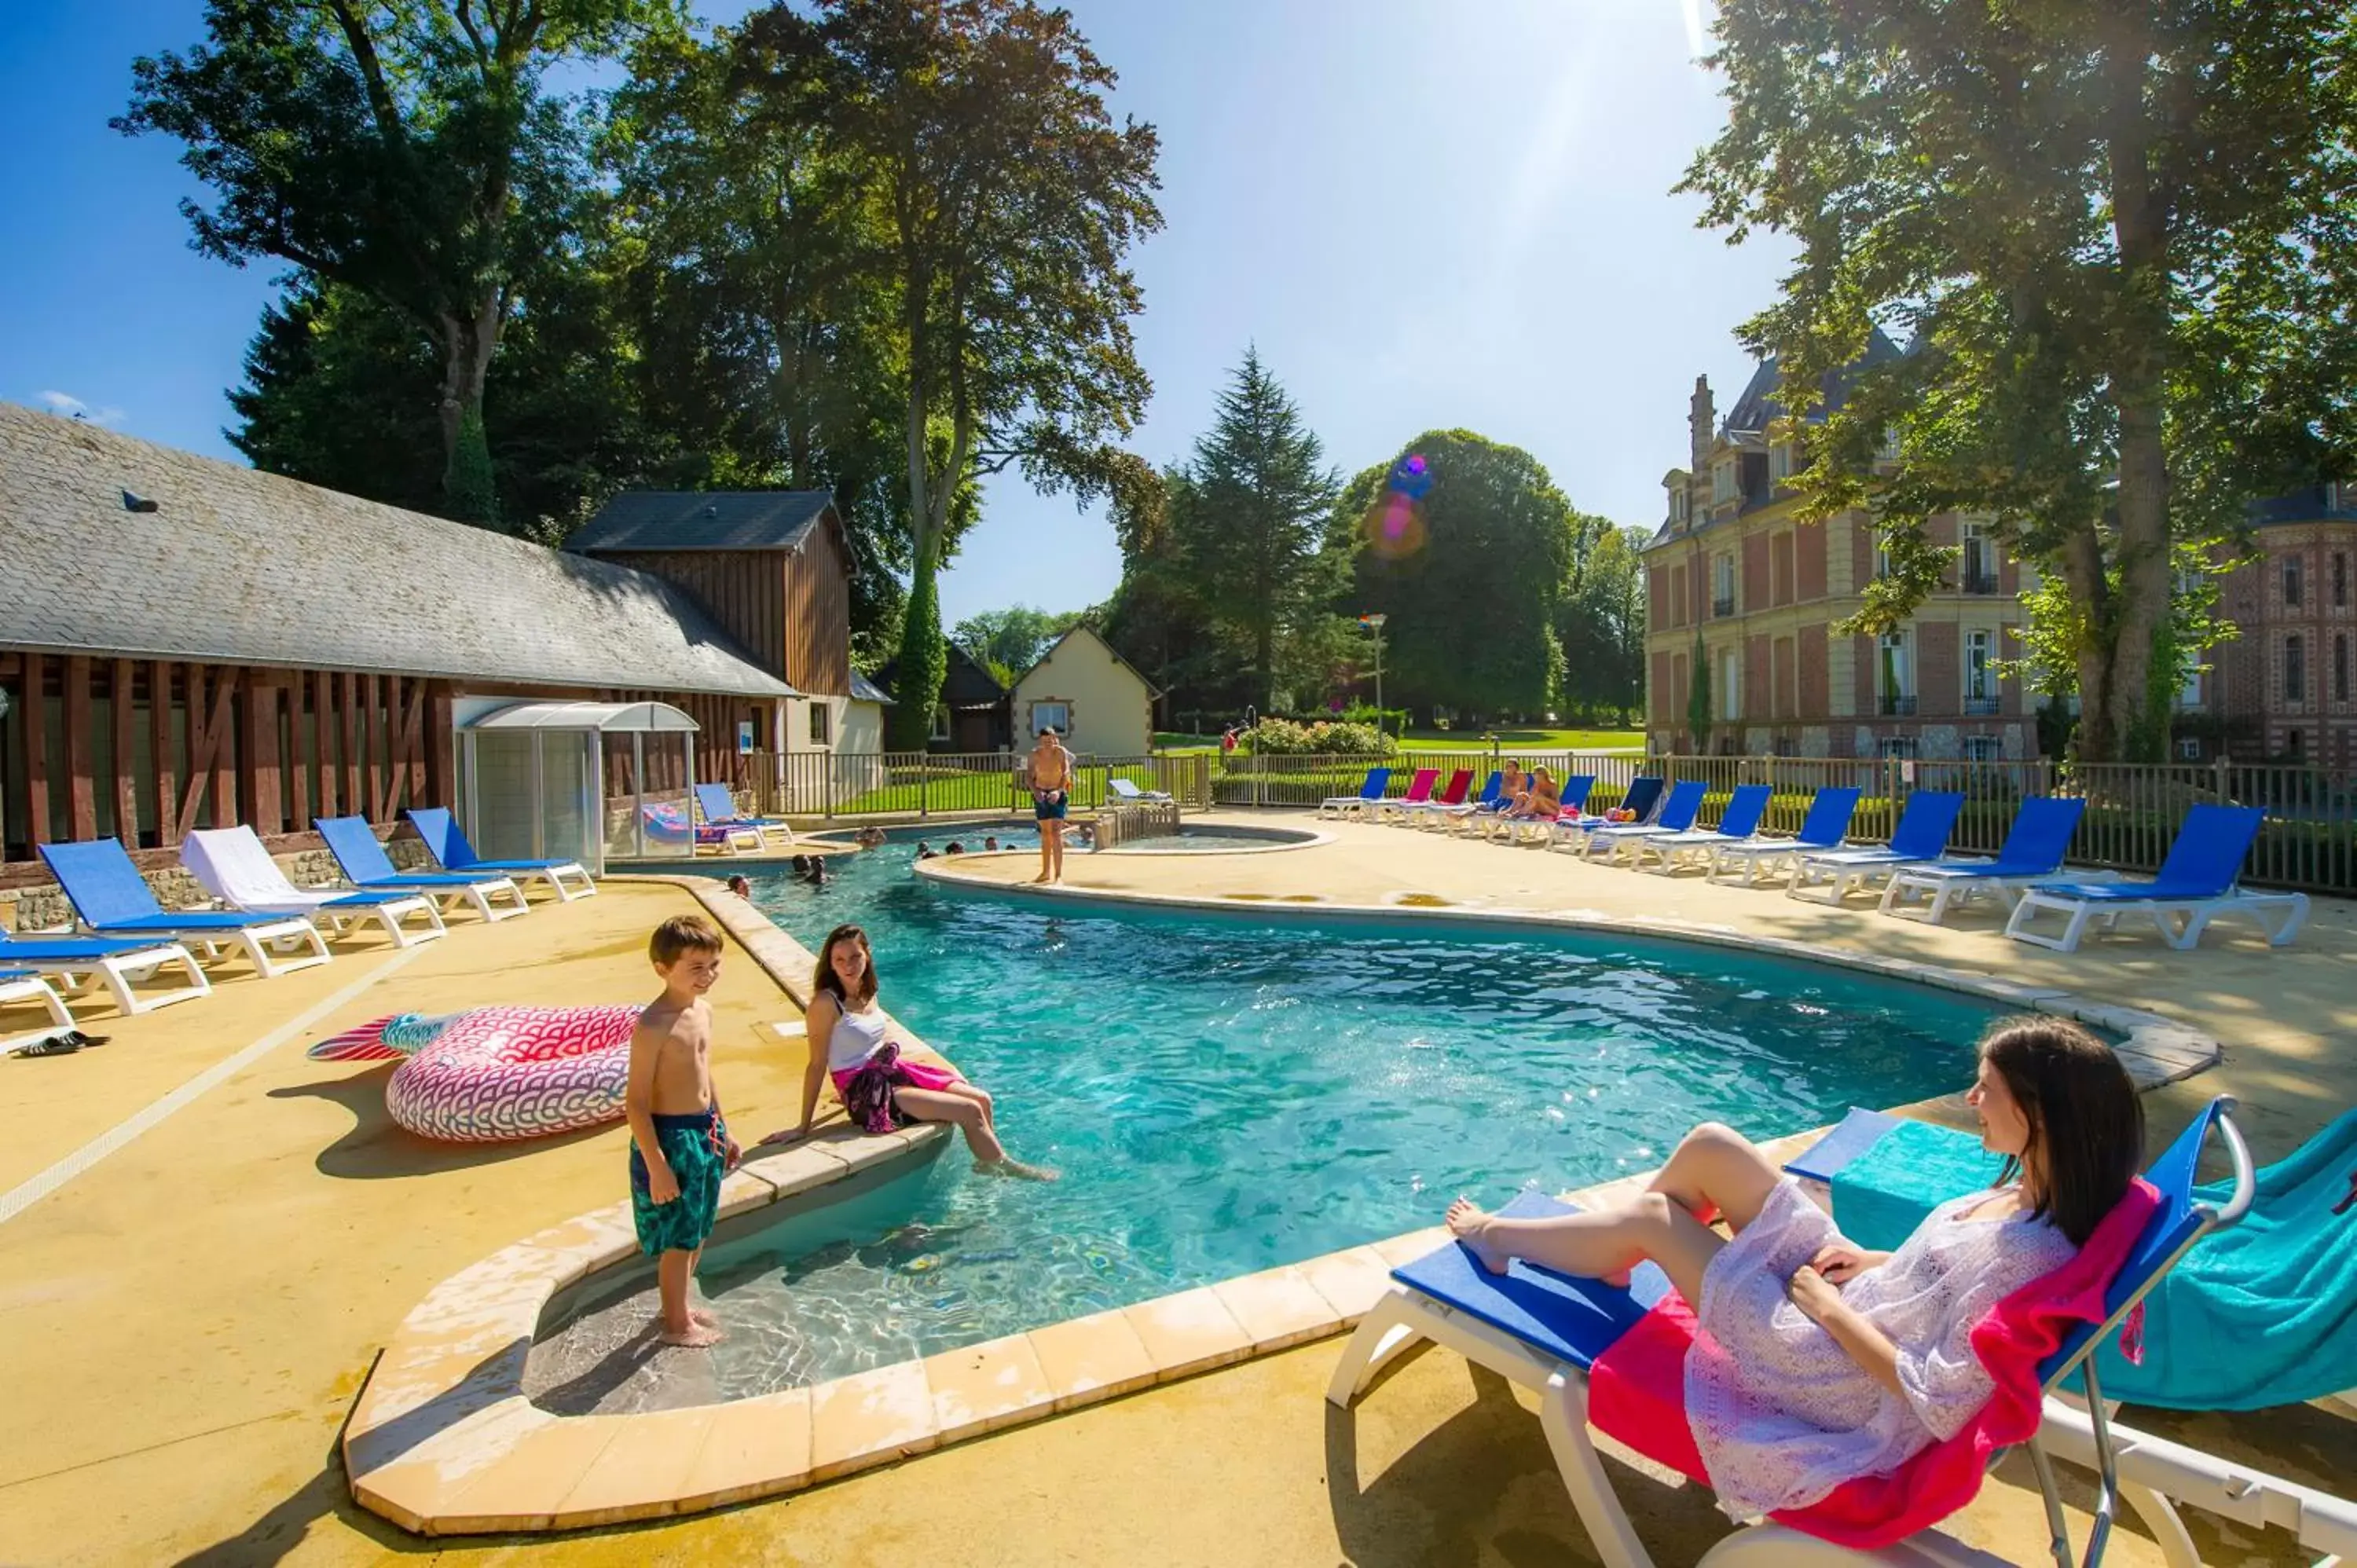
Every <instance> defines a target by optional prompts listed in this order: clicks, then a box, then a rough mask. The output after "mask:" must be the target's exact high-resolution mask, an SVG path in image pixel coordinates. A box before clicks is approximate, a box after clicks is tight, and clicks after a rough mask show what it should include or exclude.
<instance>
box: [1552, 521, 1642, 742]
mask: <svg viewBox="0 0 2357 1568" xmlns="http://www.w3.org/2000/svg"><path fill="white" fill-rule="evenodd" d="M1597 521H1598V523H1599V524H1601V526H1599V527H1598V528H1597V529H1595V530H1594V531H1593V533H1592V535H1591V537H1592V539H1593V543H1592V544H1591V546H1590V547H1589V549H1588V550H1587V553H1586V555H1585V556H1584V557H1575V561H1576V562H1577V570H1576V571H1575V573H1574V574H1573V583H1572V585H1571V586H1570V587H1569V588H1568V589H1567V590H1566V593H1565V595H1564V596H1563V598H1562V600H1561V601H1560V602H1559V603H1558V604H1557V605H1556V607H1555V639H1556V640H1557V641H1558V642H1560V643H1561V644H1562V646H1563V662H1564V682H1563V698H1564V702H1565V704H1566V706H1568V707H1570V708H1573V709H1575V710H1577V711H1579V712H1582V713H1585V714H1590V715H1602V714H1612V715H1613V716H1614V717H1615V719H1616V720H1617V721H1618V722H1620V723H1621V724H1626V723H1628V722H1629V715H1630V714H1631V713H1633V712H1635V711H1636V709H1637V708H1638V707H1640V706H1641V704H1642V703H1643V701H1644V694H1645V567H1644V563H1643V561H1642V560H1641V558H1640V557H1641V553H1642V551H1643V550H1644V548H1645V542H1646V541H1647V540H1648V539H1649V538H1650V537H1651V535H1650V534H1648V533H1647V532H1646V531H1645V530H1644V529H1641V528H1614V527H1612V526H1611V525H1609V523H1602V520H1600V519H1598V520H1597Z"/></svg>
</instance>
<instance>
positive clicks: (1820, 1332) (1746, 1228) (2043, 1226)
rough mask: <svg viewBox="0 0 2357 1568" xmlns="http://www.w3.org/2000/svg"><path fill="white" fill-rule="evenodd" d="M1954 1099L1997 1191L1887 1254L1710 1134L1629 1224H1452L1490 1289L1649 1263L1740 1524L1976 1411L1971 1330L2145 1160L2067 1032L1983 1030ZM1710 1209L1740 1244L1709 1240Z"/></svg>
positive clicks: (1619, 1216) (1749, 1155)
mask: <svg viewBox="0 0 2357 1568" xmlns="http://www.w3.org/2000/svg"><path fill="white" fill-rule="evenodd" d="M1965 1098H1966V1100H1967V1101H1969V1102H1970V1103H1971V1104H1972V1106H1973V1107H1974V1108H1975V1111H1976V1112H1978V1114H1979V1117H1980V1123H1981V1141H1982V1144H1983V1145H1984V1146H1985V1147H1986V1148H1988V1149H1989V1150H1991V1151H1992V1152H1994V1153H1996V1154H2000V1155H2005V1156H2006V1164H2005V1168H2004V1171H2003V1172H2002V1173H2001V1175H2000V1176H1999V1185H1998V1186H1996V1187H1993V1188H1991V1189H1989V1190H1988V1191H1986V1192H1979V1193H1975V1194H1973V1195H1971V1196H1969V1197H1959V1198H1956V1199H1954V1200H1953V1201H1951V1202H1948V1203H1944V1204H1942V1205H1941V1206H1940V1207H1939V1208H1936V1209H1933V1210H1932V1213H1931V1215H1930V1216H1929V1217H1928V1218H1926V1219H1924V1221H1923V1223H1922V1224H1921V1226H1919V1227H1918V1228H1917V1229H1916V1230H1915V1233H1914V1234H1913V1235H1911V1236H1910V1237H1909V1238H1908V1239H1907V1240H1906V1242H1905V1243H1904V1244H1903V1245H1902V1246H1900V1249H1899V1250H1898V1251H1895V1252H1875V1251H1866V1250H1865V1249H1862V1248H1860V1247H1857V1246H1856V1245H1855V1244H1853V1243H1852V1242H1850V1241H1849V1240H1847V1239H1846V1238H1845V1237H1844V1236H1843V1235H1842V1234H1841V1232H1840V1231H1839V1230H1835V1228H1834V1222H1833V1219H1832V1217H1831V1216H1830V1215H1828V1214H1826V1213H1825V1211H1824V1210H1823V1209H1822V1208H1818V1207H1817V1206H1816V1205H1815V1204H1813V1203H1812V1202H1811V1201H1810V1200H1809V1198H1808V1197H1806V1196H1805V1195H1804V1194H1803V1192H1802V1191H1801V1187H1800V1184H1799V1182H1798V1181H1796V1180H1795V1179H1794V1178H1793V1177H1792V1176H1785V1175H1783V1174H1781V1172H1779V1171H1778V1170H1777V1168H1776V1167H1775V1165H1773V1164H1771V1163H1770V1161H1769V1159H1768V1157H1767V1156H1766V1155H1762V1154H1761V1153H1760V1151H1759V1150H1758V1149H1757V1148H1755V1147H1753V1146H1752V1144H1750V1143H1749V1141H1748V1140H1746V1139H1745V1138H1744V1137H1743V1136H1742V1135H1741V1134H1740V1133H1736V1132H1734V1131H1733V1130H1732V1129H1729V1128H1727V1127H1722V1126H1719V1125H1717V1124H1716V1123H1712V1122H1706V1123H1704V1124H1703V1125H1702V1126H1699V1127H1697V1128H1695V1130H1694V1131H1693V1132H1691V1133H1687V1134H1686V1136H1685V1139H1684V1142H1683V1143H1681V1144H1679V1145H1678V1148H1677V1152H1676V1153H1675V1154H1674V1155H1671V1156H1670V1161H1669V1163H1668V1164H1667V1165H1663V1167H1662V1171H1661V1174H1660V1175H1659V1176H1656V1177H1655V1178H1654V1179H1653V1183H1652V1187H1650V1188H1648V1189H1647V1190H1646V1192H1645V1193H1644V1194H1643V1195H1642V1196H1641V1197H1638V1198H1636V1199H1635V1200H1634V1201H1633V1202H1631V1204H1629V1205H1628V1206H1627V1207H1625V1208H1618V1209H1611V1210H1604V1211H1599V1212H1597V1213H1593V1214H1573V1215H1565V1216H1560V1217H1556V1218H1553V1219H1496V1218H1494V1217H1492V1216H1491V1215H1487V1214H1484V1213H1483V1212H1482V1211H1481V1210H1480V1209H1478V1208H1474V1207H1473V1205H1472V1204H1470V1203H1469V1202H1467V1201H1466V1200H1465V1199H1463V1198H1461V1197H1460V1198H1458V1200H1457V1202H1456V1204H1455V1205H1454V1206H1453V1207H1451V1208H1450V1209H1449V1210H1448V1228H1449V1229H1450V1230H1453V1231H1455V1232H1456V1233H1457V1235H1458V1238H1459V1239H1460V1240H1463V1241H1464V1243H1465V1244H1466V1246H1467V1247H1469V1249H1471V1251H1473V1253H1474V1255H1475V1256H1476V1257H1478V1258H1479V1259H1480V1261H1481V1262H1482V1263H1483V1265H1484V1266H1486V1267H1488V1268H1489V1269H1491V1270H1492V1271H1493V1272H1498V1273H1503V1272H1504V1270H1505V1267H1506V1263H1507V1261H1508V1260H1509V1259H1512V1258H1524V1259H1527V1260H1529V1261H1530V1262H1534V1263H1537V1264H1540V1265H1542V1266H1544V1267H1546V1268H1551V1269H1555V1270H1556V1271H1558V1272H1560V1273H1567V1274H1578V1275H1583V1276H1586V1277H1588V1278H1614V1279H1617V1278H1621V1277H1624V1276H1625V1275H1626V1274H1627V1273H1628V1271H1629V1270H1630V1269H1631V1268H1633V1267H1634V1266H1635V1265H1636V1264H1638V1263H1639V1262H1644V1261H1645V1260H1648V1259H1650V1260H1652V1262H1656V1263H1658V1264H1660V1265H1661V1267H1662V1269H1663V1272H1664V1273H1667V1274H1668V1275H1669V1276H1670V1281H1671V1283H1673V1284H1674V1285H1676V1286H1677V1288H1678V1292H1679V1294H1682V1295H1684V1297H1685V1299H1686V1301H1687V1302H1688V1303H1689V1304H1691V1305H1693V1306H1694V1308H1695V1316H1696V1318H1697V1320H1698V1321H1699V1323H1700V1325H1701V1329H1702V1332H1701V1334H1700V1335H1698V1336H1697V1337H1696V1338H1695V1348H1694V1350H1693V1351H1692V1352H1691V1353H1690V1354H1689V1355H1688V1356H1687V1358H1686V1364H1685V1408H1686V1417H1687V1422H1688V1424H1689V1425H1690V1426H1691V1427H1692V1428H1693V1431H1694V1437H1695V1445H1696V1446H1697V1447H1698V1448H1699V1449H1700V1450H1701V1452H1702V1457H1703V1462H1704V1464H1705V1465H1706V1467H1707V1468H1708V1470H1709V1472H1710V1478H1711V1484H1712V1486H1713V1487H1715V1488H1717V1492H1718V1495H1719V1505H1720V1507H1722V1508H1724V1509H1726V1510H1727V1512H1728V1513H1729V1514H1732V1515H1734V1516H1735V1517H1736V1518H1738V1519H1750V1518H1753V1517H1756V1516H1758V1515H1761V1514H1766V1513H1771V1512H1774V1511H1776V1510H1777V1509H1791V1508H1802V1507H1805V1506H1806V1505H1808V1504H1810V1503H1813V1502H1815V1501H1817V1500H1818V1499H1819V1498H1824V1496H1826V1495H1827V1494H1828V1493H1830V1492H1831V1491H1832V1490H1833V1489H1834V1488H1835V1487H1836V1486H1838V1485H1839V1484H1841V1483H1842V1482H1844V1481H1846V1480H1848V1479H1850V1478H1852V1477H1857V1476H1867V1475H1878V1474H1881V1473H1883V1472H1886V1471H1889V1470H1890V1469H1892V1468H1894V1467H1896V1466H1898V1465H1900V1463H1901V1462H1903V1461H1904V1460H1906V1459H1907V1458H1909V1457H1910V1455H1914V1454H1915V1453H1916V1452H1918V1451H1919V1450H1921V1449H1923V1448H1926V1447H1929V1446H1930V1445H1931V1444H1932V1443H1933V1442H1934V1441H1938V1440H1943V1439H1945V1438H1946V1437H1948V1436H1949V1435H1951V1434H1953V1433H1955V1432H1957V1431H1958V1430H1960V1429H1961V1428H1962V1427H1963V1426H1964V1423H1965V1422H1966V1421H1968V1420H1969V1419H1970V1418H1971V1417H1972V1415H1973V1414H1974V1412H1976V1411H1977V1410H1979V1409H1980V1407H1981V1406H1982V1405H1983V1404H1985V1403H1986V1402H1987V1401H1988V1399H1989V1396H1990V1395H1991V1393H1992V1392H1994V1391H1995V1388H1996V1384H1995V1382H1994V1380H1992V1379H1991V1378H1990V1377H1989V1375H1988V1372H1987V1370H1986V1369H1985V1368H1983V1366H1982V1365H1981V1362H1980V1359H1979V1358H1978V1357H1977V1356H1975V1354H1974V1351H1973V1348H1972V1330H1973V1326H1974V1325H1975V1324H1977V1323H1978V1322H1980V1320H1981V1319H1982V1318H1983V1317H1984V1316H1986V1315H1987V1313H1988V1311H1989V1309H1990V1308H1991V1307H1992V1306H1994V1305H1996V1303H1997V1302H1999V1301H2000V1300H2002V1299H2004V1298H2005V1297H2006V1296H2007V1295H2010V1294H2013V1292H2015V1291H2016V1290H2018V1289H2019V1288H2020V1287H2021V1286H2023V1285H2025V1284H2028V1283H2030V1282H2031V1281H2032V1280H2035V1279H2037V1278H2039V1277H2040V1275H2042V1274H2045V1273H2049V1272H2050V1271H2052V1270H2053V1269H2056V1268H2058V1267H2060V1266H2061V1264H2063V1263H2064V1262H2068V1261H2069V1260H2070V1259H2071V1258H2072V1256H2073V1255H2074V1254H2075V1253H2076V1252H2077V1251H2078V1249H2079V1247H2080V1246H2081V1245H2082V1244H2083V1242H2084V1241H2085V1240H2087V1237H2088V1236H2089V1235H2090V1234H2091V1233H2092V1232H2093V1230H2094V1229H2095V1226H2096V1223H2097V1222H2098V1221H2099V1220H2101V1219H2103V1218H2104V1215H2106V1214H2108V1213H2109V1212H2110V1211H2111V1209H2112V1208H2113V1206H2114V1205H2115V1204H2116V1203H2118V1202H2119V1201H2120V1199H2121V1198H2122V1197H2124V1196H2126V1192H2127V1190H2128V1185H2129V1183H2130V1182H2131V1181H2132V1180H2133V1179H2134V1178H2135V1176H2136V1171H2137V1169H2138V1168H2139V1167H2140V1166H2141V1165H2142V1164H2143V1152H2144V1111H2143V1107H2142V1106H2141V1105H2139V1104H2138V1102H2137V1101H2136V1088H2135V1086H2134V1085H2133V1084H2131V1083H2130V1082H2129V1081H2128V1076H2127V1073H2126V1071H2125V1070H2124V1069H2122V1068H2121V1067H2120V1064H2119V1060H2118V1058H2115V1056H2113V1054H2112V1052H2111V1050H2110V1049H2109V1047H2105V1046H2104V1044H2103V1043H2102V1042H2101V1041H2099V1040H2097V1039H2095V1038H2094V1036H2092V1035H2090V1034H2088V1033H2087V1032H2086V1031H2085V1030H2084V1029H2082V1028H2080V1027H2079V1026H2077V1025H2075V1024H2071V1023H2066V1022H2062V1021H2060V1020H2056V1019H2050V1018H2025V1019H2018V1020H2016V1021H2013V1022H2011V1023H2007V1024H2004V1025H2001V1026H1998V1027H1997V1028H1996V1030H1994V1031H1993V1032H1992V1033H1991V1034H1990V1035H1989V1036H1988V1037H1987V1038H1986V1040H1984V1041H1983V1042H1982V1044H1981V1049H1980V1070H1979V1075H1978V1078H1977V1079H1976V1080H1975V1083H1974V1086H1973V1090H1972V1092H1971V1093H1970V1094H1969V1095H1967V1096H1966V1097H1965ZM1714 1214H1716V1215H1717V1216H1720V1217H1722V1218H1724V1219H1726V1220H1727V1225H1728V1227H1729V1228H1730V1229H1732V1230H1733V1231H1734V1232H1735V1236H1734V1240H1725V1239H1722V1238H1721V1237H1720V1236H1719V1235H1718V1234H1717V1232H1716V1231H1714V1230H1711V1229H1709V1227H1708V1226H1707V1225H1706V1220H1708V1219H1710V1218H1711V1217H1712V1216H1713V1215H1714Z"/></svg>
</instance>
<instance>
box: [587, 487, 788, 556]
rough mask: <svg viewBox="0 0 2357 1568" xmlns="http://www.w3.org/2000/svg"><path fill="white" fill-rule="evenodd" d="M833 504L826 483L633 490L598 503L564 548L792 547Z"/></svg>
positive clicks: (604, 550) (607, 550) (593, 550)
mask: <svg viewBox="0 0 2357 1568" xmlns="http://www.w3.org/2000/svg"><path fill="white" fill-rule="evenodd" d="M833 505H834V497H833V496H831V495H829V494H828V493H827V492H826V491H824V490H632V491H630V492H629V493H628V494H626V495H619V496H616V497H615V498H614V499H612V500H609V501H608V502H607V503H606V504H605V505H604V506H602V507H600V508H599V509H598V510H597V516H595V517H593V518H591V519H590V520H589V521H587V522H585V523H583V524H582V525H581V526H580V528H578V529H577V530H576V531H575V532H574V534H573V537H572V538H570V539H568V540H566V541H565V549H567V550H570V551H573V552H575V553H579V554H595V553H611V552H614V551H618V550H791V549H792V548H793V547H794V546H796V545H797V544H800V543H801V542H802V536H803V535H805V534H807V533H808V532H810V531H811V526H812V525H813V523H815V522H817V521H818V520H819V519H820V518H821V517H823V516H824V515H825V514H826V510H827V508H829V507H831V506H833Z"/></svg>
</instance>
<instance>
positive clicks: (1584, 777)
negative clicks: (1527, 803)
mask: <svg viewBox="0 0 2357 1568" xmlns="http://www.w3.org/2000/svg"><path fill="white" fill-rule="evenodd" d="M1595 788H1596V775H1595V774H1593V773H1575V774H1573V775H1572V776H1571V777H1570V778H1568V779H1565V780H1564V781H1563V788H1562V789H1560V790H1558V791H1556V794H1555V811H1554V812H1553V813H1551V814H1548V813H1542V814H1541V815H1538V816H1534V817H1517V816H1515V815H1513V814H1512V812H1508V813H1506V814H1504V815H1503V816H1501V817H1499V818H1498V819H1497V820H1496V822H1495V823H1494V824H1493V828H1492V830H1490V831H1493V832H1494V833H1495V836H1497V837H1499V838H1501V839H1503V840H1504V841H1505V842H1506V843H1512V844H1519V843H1535V844H1539V845H1542V846H1552V845H1553V844H1554V843H1555V825H1556V824H1557V823H1559V822H1564V821H1566V820H1570V821H1574V822H1577V821H1578V820H1579V813H1580V810H1581V808H1582V807H1584V806H1586V805H1587V797H1588V795H1589V794H1590V792H1592V791H1593V790H1594V789H1595Z"/></svg>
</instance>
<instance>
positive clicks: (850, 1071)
mask: <svg viewBox="0 0 2357 1568" xmlns="http://www.w3.org/2000/svg"><path fill="white" fill-rule="evenodd" d="M876 991H877V979H876V960H875V955H874V954H873V953H872V952H871V951H870V950H869V948H868V945H867V933H866V931H864V930H862V929H860V928H858V927H857V926H837V927H835V929H833V930H832V931H829V932H828V933H827V935H826V941H825V942H824V943H823V945H822V946H821V947H820V948H819V950H818V970H817V973H816V975H815V976H814V978H813V980H812V982H811V1004H810V1007H809V1009H808V1011H806V1012H805V1013H804V1014H803V1015H802V1025H803V1029H804V1032H805V1034H807V1036H809V1039H810V1065H809V1068H808V1069H807V1070H806V1071H805V1072H804V1073H803V1075H802V1122H801V1124H800V1125H799V1126H795V1127H792V1128H789V1129H784V1130H781V1131H779V1132H776V1133H770V1135H769V1136H768V1137H766V1138H764V1139H762V1140H761V1142H762V1143H763V1144H785V1143H791V1142H793V1141H795V1140H796V1139H799V1138H804V1137H807V1136H809V1135H810V1130H811V1122H812V1120H813V1117H815V1116H816V1115H817V1113H818V1095H819V1089H820V1087H821V1086H822V1085H823V1084H824V1083H826V1082H827V1081H828V1080H829V1079H833V1080H834V1091H835V1093H836V1095H837V1096H838V1097H840V1098H841V1100H842V1101H843V1105H844V1109H845V1111H847V1112H850V1113H851V1120H852V1122H853V1123H854V1124H855V1125H857V1126H863V1127H865V1128H866V1129H867V1131H869V1132H871V1133H888V1132H890V1131H892V1130H893V1129H894V1128H895V1127H899V1126H903V1125H905V1124H907V1123H908V1122H951V1123H952V1124H953V1125H955V1126H956V1128H957V1129H958V1131H959V1132H961V1133H964V1134H965V1142H966V1147H968V1148H969V1149H971V1150H973V1151H974V1169H975V1170H977V1171H980V1172H983V1173H984V1174H985V1175H989V1176H1021V1177H1024V1178H1026V1179H1027V1180H1031V1181H1054V1180H1055V1179H1056V1174H1057V1173H1056V1172H1054V1171H1051V1170H1047V1169H1044V1168H1042V1167H1040V1166H1038V1165H1025V1164H1023V1163H1022V1162H1021V1161H1019V1160H1016V1159H1012V1158H1010V1157H1008V1155H1007V1153H1006V1145H1005V1144H1001V1143H1000V1142H999V1141H998V1129H997V1127H996V1124H995V1122H993V1120H992V1116H993V1112H994V1109H995V1107H994V1106H993V1104H992V1101H991V1098H990V1094H989V1092H988V1091H987V1090H981V1089H977V1088H975V1087H974V1085H973V1084H971V1083H968V1082H967V1081H966V1080H965V1079H963V1078H962V1077H961V1076H959V1075H958V1074H957V1073H956V1072H955V1071H953V1070H952V1069H950V1068H948V1067H945V1066H942V1064H940V1063H938V1062H931V1061H918V1060H915V1059H913V1058H909V1057H906V1056H903V1055H902V1054H901V1051H900V1047H899V1043H898V1042H897V1041H892V1040H888V1039H886V1038H885V1037H884V1036H885V1032H886V1030H887V1029H888V1027H889V1025H888V1022H887V1020H886V1019H885V1016H884V1009H883V1008H882V1007H881V1006H879V1005H878V1004H877V1000H876Z"/></svg>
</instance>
